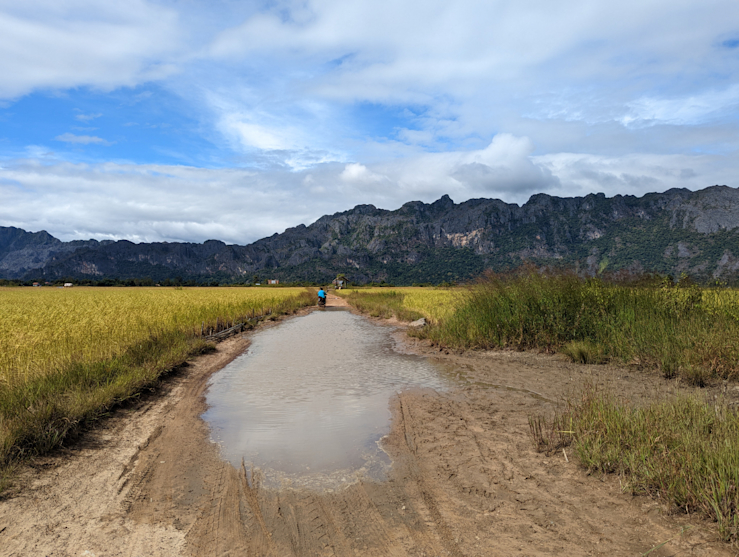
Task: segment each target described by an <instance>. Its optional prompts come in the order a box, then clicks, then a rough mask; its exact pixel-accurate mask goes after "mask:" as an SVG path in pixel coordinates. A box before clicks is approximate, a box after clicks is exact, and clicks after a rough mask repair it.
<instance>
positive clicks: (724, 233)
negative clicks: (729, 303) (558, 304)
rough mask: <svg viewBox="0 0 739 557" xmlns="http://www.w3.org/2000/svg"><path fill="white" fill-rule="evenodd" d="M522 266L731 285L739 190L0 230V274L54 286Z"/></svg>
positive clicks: (465, 273) (368, 277)
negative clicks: (84, 234) (233, 238)
mask: <svg viewBox="0 0 739 557" xmlns="http://www.w3.org/2000/svg"><path fill="white" fill-rule="evenodd" d="M523 263H530V264H534V265H537V266H547V267H555V268H558V267H566V268H574V269H576V270H577V272H578V273H580V274H583V275H595V274H599V273H602V272H603V271H606V270H607V271H621V270H626V271H631V272H653V273H660V274H668V275H673V276H675V277H678V276H680V275H683V274H688V275H691V276H692V277H694V278H695V279H696V280H698V281H701V282H716V281H718V282H723V283H731V284H733V283H736V282H738V281H739V190H737V189H735V188H730V187H727V186H713V187H710V188H706V189H703V190H700V191H696V192H692V191H690V190H687V189H671V190H669V191H666V192H664V193H650V194H647V195H644V196H643V197H634V196H628V195H627V196H621V195H618V196H615V197H612V198H607V197H605V195H603V194H591V195H587V196H585V197H573V198H560V197H553V196H550V195H546V194H537V195H534V196H532V197H531V199H529V201H528V202H527V203H525V204H524V205H522V206H518V205H515V204H509V203H505V202H503V201H500V200H497V199H471V200H469V201H466V202H464V203H460V204H455V203H454V202H453V201H452V200H451V199H450V198H449V196H447V195H445V196H443V197H442V198H441V199H439V200H437V201H435V202H434V203H430V204H427V203H422V202H420V201H411V202H408V203H406V204H405V205H403V206H402V207H400V208H399V209H397V210H395V211H389V210H384V209H378V208H376V207H374V206H373V205H358V206H356V207H354V208H353V209H351V210H349V211H345V212H341V213H336V214H333V215H326V216H323V217H321V218H320V219H318V220H317V221H316V222H314V223H313V224H311V225H309V226H305V225H302V224H301V225H299V226H296V227H294V228H289V229H287V230H285V231H284V232H283V233H282V234H274V235H273V236H270V237H268V238H263V239H261V240H258V241H256V242H254V243H252V244H249V245H244V246H241V245H227V244H225V243H223V242H221V241H218V240H208V241H206V242H204V243H202V244H196V243H170V242H155V243H141V244H134V243H132V242H129V241H126V240H120V241H117V242H113V241H103V242H98V241H96V240H87V241H73V242H62V241H60V240H58V239H57V238H54V237H53V236H51V235H50V234H48V233H47V232H44V231H41V232H35V233H30V232H26V231H24V230H21V229H18V228H12V227H0V278H2V279H6V280H39V281H58V280H65V279H74V280H87V281H93V282H97V283H100V282H104V281H112V280H118V281H134V280H136V281H142V280H145V281H151V282H153V283H158V282H163V281H165V280H167V281H175V282H179V283H185V282H189V283H197V284H215V283H220V284H224V283H225V284H232V283H252V282H259V281H260V280H266V279H279V280H280V281H282V282H326V281H330V280H331V279H333V278H334V277H335V276H336V274H337V273H344V274H345V275H346V276H347V278H348V279H349V280H350V281H351V282H354V283H367V282H383V281H384V282H387V283H394V284H398V285H401V284H414V283H437V284H438V283H442V282H458V281H464V280H467V279H470V278H472V277H475V276H477V275H479V274H480V273H481V272H482V271H483V270H484V269H492V270H494V271H505V270H510V269H513V268H516V267H518V266H520V265H521V264H523Z"/></svg>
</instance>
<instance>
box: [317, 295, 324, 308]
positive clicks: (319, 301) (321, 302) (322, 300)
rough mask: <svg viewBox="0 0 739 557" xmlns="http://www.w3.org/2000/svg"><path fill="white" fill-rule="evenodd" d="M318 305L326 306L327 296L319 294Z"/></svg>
mask: <svg viewBox="0 0 739 557" xmlns="http://www.w3.org/2000/svg"><path fill="white" fill-rule="evenodd" d="M318 307H319V308H322V307H326V296H324V297H321V296H319V297H318Z"/></svg>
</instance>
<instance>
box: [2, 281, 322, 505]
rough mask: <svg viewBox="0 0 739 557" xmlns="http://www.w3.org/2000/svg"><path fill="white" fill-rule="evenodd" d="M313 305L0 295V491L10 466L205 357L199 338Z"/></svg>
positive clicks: (210, 296)
mask: <svg viewBox="0 0 739 557" xmlns="http://www.w3.org/2000/svg"><path fill="white" fill-rule="evenodd" d="M313 303H314V294H313V293H311V292H309V291H308V290H306V289H304V288H178V287H175V288H157V287H152V288H80V287H76V288H65V289H60V288H0V346H1V347H2V350H0V491H2V486H3V469H4V468H5V469H7V467H8V466H10V465H11V464H12V462H13V461H15V460H17V459H18V458H22V457H23V456H24V455H28V454H39V453H43V452H44V451H46V450H48V449H50V448H53V447H54V446H57V445H58V444H59V443H61V442H62V441H63V439H64V438H65V436H66V435H67V434H68V432H69V431H70V430H73V429H74V428H75V427H77V426H78V424H80V423H84V422H88V421H90V420H94V419H96V418H97V417H98V416H100V415H101V414H103V413H104V412H105V411H106V410H107V409H108V408H110V407H111V405H113V404H115V403H117V402H120V401H123V400H125V399H127V398H129V397H132V396H136V394H137V393H138V392H140V391H141V390H142V389H144V388H146V387H147V386H149V385H152V384H153V383H154V382H156V381H157V379H158V378H159V377H160V376H161V375H162V374H163V373H166V372H167V371H169V370H171V369H172V368H174V367H176V366H178V365H179V364H181V363H182V362H184V361H185V360H186V359H187V358H188V357H190V356H192V355H194V354H197V353H200V352H202V351H203V350H207V349H208V347H209V344H208V343H207V342H206V341H205V340H203V339H202V338H201V336H202V333H206V334H207V333H208V332H212V331H213V330H217V329H223V328H226V327H227V326H229V325H231V324H233V323H237V322H241V321H243V320H244V318H246V317H254V316H258V315H265V314H273V315H279V314H284V313H292V312H293V311H295V310H297V309H298V308H300V307H303V306H306V305H311V304H313Z"/></svg>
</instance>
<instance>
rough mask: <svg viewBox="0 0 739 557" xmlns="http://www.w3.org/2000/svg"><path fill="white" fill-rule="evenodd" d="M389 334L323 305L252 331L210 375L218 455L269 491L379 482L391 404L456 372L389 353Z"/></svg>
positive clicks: (443, 383)
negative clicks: (246, 343) (245, 345)
mask: <svg viewBox="0 0 739 557" xmlns="http://www.w3.org/2000/svg"><path fill="white" fill-rule="evenodd" d="M393 346H394V340H393V338H392V329H390V328H388V327H382V326H378V325H375V324H373V323H372V322H370V321H369V320H367V319H365V318H363V317H360V316H357V315H354V314H352V313H350V312H349V311H346V310H340V309H338V308H337V309H333V310H332V309H327V310H324V311H315V312H313V313H310V314H309V315H306V316H303V317H298V318H295V319H292V320H289V321H287V322H285V323H282V324H281V325H279V326H277V327H274V328H271V329H268V330H265V331H261V332H259V333H256V334H255V335H254V337H253V339H252V343H251V346H250V347H249V349H248V351H247V352H246V353H244V354H243V355H242V356H240V357H239V358H237V359H235V360H234V361H233V362H231V363H230V364H229V365H228V366H226V367H225V368H223V369H222V370H221V371H219V372H217V373H216V374H214V375H213V377H212V378H211V380H210V386H209V389H208V393H207V395H206V400H207V403H208V407H209V408H208V410H207V411H206V412H205V414H203V419H204V420H205V421H206V422H207V423H208V424H209V426H210V428H211V439H212V440H213V441H214V442H216V443H218V444H219V446H220V450H221V455H222V457H223V458H224V459H226V460H228V461H230V462H231V463H232V464H233V465H234V466H237V467H239V466H241V462H242V459H243V461H244V463H245V465H246V468H247V470H248V471H251V470H252V469H255V470H258V474H259V476H260V478H261V481H262V484H263V485H265V486H266V487H289V486H294V487H309V488H315V489H328V490H334V489H337V488H340V487H341V486H342V485H347V484H349V483H351V482H353V481H354V480H355V479H356V478H358V477H366V478H371V479H376V480H382V479H384V477H385V472H386V471H387V469H388V467H389V465H390V461H389V459H388V457H387V455H386V454H385V453H384V452H383V451H382V449H381V446H380V445H381V443H380V440H381V439H382V437H383V436H384V435H386V434H387V433H388V432H389V430H390V410H389V404H388V403H389V400H390V398H391V397H392V396H393V395H394V394H396V393H397V392H399V391H401V390H404V389H407V388H413V387H430V388H433V389H437V390H444V389H446V388H448V387H450V386H451V384H452V382H453V381H454V379H453V377H454V376H455V375H456V372H454V371H453V370H450V369H449V368H445V367H443V366H442V365H441V364H436V363H433V362H430V361H429V360H427V359H425V358H421V357H418V356H414V355H409V354H401V353H399V352H396V351H395V350H393Z"/></svg>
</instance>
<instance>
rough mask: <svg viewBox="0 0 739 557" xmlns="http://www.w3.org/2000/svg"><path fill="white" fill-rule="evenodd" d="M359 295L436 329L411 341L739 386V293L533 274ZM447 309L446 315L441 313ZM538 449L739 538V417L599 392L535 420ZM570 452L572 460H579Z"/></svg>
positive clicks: (652, 280) (369, 304) (362, 302)
mask: <svg viewBox="0 0 739 557" xmlns="http://www.w3.org/2000/svg"><path fill="white" fill-rule="evenodd" d="M377 290H380V291H379V292H376V291H361V290H360V291H357V292H354V293H351V294H349V295H348V297H349V301H350V302H351V303H352V304H353V305H354V306H355V307H357V308H358V309H360V310H362V311H368V312H369V313H372V314H375V315H380V316H390V315H395V316H396V317H397V318H398V319H405V320H410V319H412V318H414V317H415V314H414V313H411V314H408V313H405V312H406V311H415V312H418V313H420V314H422V315H424V316H426V317H427V318H429V321H430V325H429V326H428V327H425V328H423V329H422V330H420V331H413V332H410V334H412V335H415V336H420V337H422V338H427V339H429V340H430V341H431V342H432V343H434V344H438V345H440V346H445V347H450V348H457V349H496V348H498V349H502V348H509V349H511V348H512V349H518V350H524V349H538V350H545V351H549V352H559V353H562V354H564V355H566V356H567V357H568V358H570V359H571V360H572V361H574V362H578V363H584V364H601V363H607V362H613V363H616V364H620V365H628V366H630V367H633V368H636V369H642V370H645V371H649V370H657V371H658V372H660V373H661V374H662V375H663V376H664V377H665V378H667V379H676V380H678V381H679V382H680V383H682V384H683V385H685V384H687V385H689V386H693V387H703V386H706V385H708V384H711V383H713V384H715V383H718V382H720V381H724V382H727V381H731V382H735V381H736V380H737V379H739V340H737V339H739V292H737V291H736V290H733V289H727V288H704V287H699V286H697V285H695V284H692V283H690V281H689V280H685V279H683V280H681V281H679V282H677V283H675V282H673V281H672V280H671V279H669V278H664V277H646V278H645V277H642V278H641V279H638V280H635V279H633V277H632V279H631V280H630V281H628V282H624V281H621V282H618V281H608V280H603V279H600V278H595V279H581V278H579V277H577V276H576V275H574V274H567V273H563V274H554V275H544V274H540V273H538V272H532V271H530V270H528V271H525V272H521V273H517V274H508V275H496V274H488V275H486V276H485V277H484V278H483V279H482V280H480V281H478V282H477V283H475V284H473V285H471V286H470V287H467V288H460V289H456V290H454V289H453V290H448V291H445V292H446V293H445V294H444V295H445V296H447V298H446V299H444V300H443V301H441V302H440V298H439V297H438V296H439V294H438V291H435V290H430V289H427V290H423V289H417V290H416V291H414V292H412V293H411V291H410V289H405V288H401V289H395V290H389V289H377ZM439 303H441V304H442V305H445V309H444V310H443V311H439V310H438V309H434V308H436V306H437V304H439ZM529 423H530V426H531V433H532V435H533V438H534V440H535V443H536V445H537V447H538V448H539V450H541V451H546V452H548V453H550V454H552V453H554V452H561V451H562V450H563V449H565V448H566V447H571V448H570V449H568V450H570V451H572V452H574V454H575V455H576V456H577V457H578V458H579V460H580V463H581V464H582V466H584V467H585V468H587V469H589V470H590V471H593V472H601V473H614V474H619V475H620V476H621V478H622V481H623V482H624V484H623V485H625V486H626V487H625V488H626V489H630V490H631V491H632V492H633V493H638V494H647V495H650V496H653V497H656V498H657V499H659V500H660V501H662V502H664V503H665V504H667V505H668V506H670V507H672V508H674V509H678V510H681V511H683V512H687V513H695V512H697V513H700V514H702V515H704V516H706V517H708V518H710V519H712V520H715V521H716V523H717V525H718V529H719V533H720V534H721V536H722V537H723V538H724V539H725V540H727V541H734V542H737V540H739V414H738V413H737V408H736V407H731V406H729V405H727V404H726V403H724V402H723V401H721V400H720V399H719V400H710V401H707V400H704V398H703V397H702V396H701V395H700V394H694V395H681V396H678V397H675V398H670V399H664V400H658V401H653V402H652V403H651V404H648V405H646V406H642V407H637V406H635V405H633V404H630V403H629V402H627V401H622V400H618V399H617V398H616V397H614V396H613V395H611V394H609V393H605V392H597V391H596V390H595V389H593V388H588V389H586V390H585V392H584V394H583V395H582V399H581V400H577V401H574V402H573V401H572V400H571V401H569V402H568V403H567V407H566V410H565V411H564V412H562V413H559V414H557V415H556V416H554V418H549V419H547V418H545V417H542V416H537V417H532V418H530V422H529ZM572 452H571V454H572Z"/></svg>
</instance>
